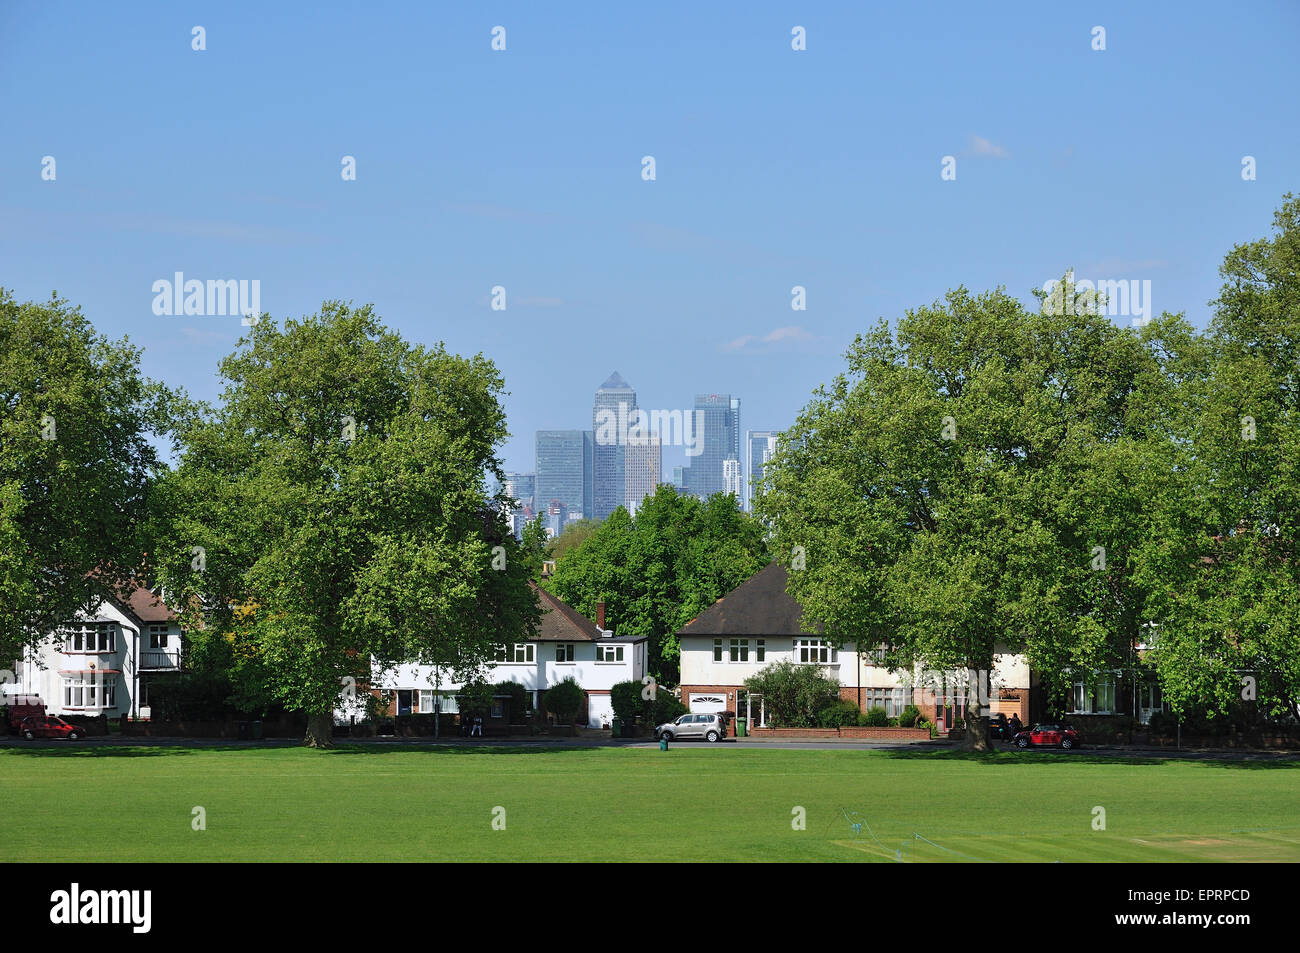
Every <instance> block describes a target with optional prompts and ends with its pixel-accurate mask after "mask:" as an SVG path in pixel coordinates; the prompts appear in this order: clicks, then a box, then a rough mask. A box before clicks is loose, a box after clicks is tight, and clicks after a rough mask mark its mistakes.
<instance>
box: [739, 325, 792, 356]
mask: <svg viewBox="0 0 1300 953" xmlns="http://www.w3.org/2000/svg"><path fill="white" fill-rule="evenodd" d="M812 339H813V335H812V334H810V333H809V332H808V331H807V330H806V329H804V328H802V327H800V326H798V325H789V326H787V327H784V328H775V329H774V330H771V331H769V332H767V334H764V335H762V336H759V335H756V334H742V335H741V336H740V337H738V338H735V339H734V340H731V341H729V342H727V344H726V345H725V348H726V350H728V351H740V350H744V349H745V348H747V347H749V346H750V345H751V344H754V345H757V344H779V343H781V342H782V341H811V340H812Z"/></svg>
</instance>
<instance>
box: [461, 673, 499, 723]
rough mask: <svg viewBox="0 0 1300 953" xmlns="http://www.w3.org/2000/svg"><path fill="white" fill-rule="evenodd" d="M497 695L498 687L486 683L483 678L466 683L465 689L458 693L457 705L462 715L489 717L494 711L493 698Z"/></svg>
mask: <svg viewBox="0 0 1300 953" xmlns="http://www.w3.org/2000/svg"><path fill="white" fill-rule="evenodd" d="M495 694H496V686H495V685H492V684H490V683H489V682H485V681H484V680H483V679H481V678H476V679H474V680H473V681H470V682H466V683H465V685H464V687H463V688H461V690H460V691H459V692H457V693H456V703H457V705H459V707H460V712H461V714H462V715H470V716H471V717H472V716H474V715H487V714H488V713H489V712H491V711H492V696H493V695H495Z"/></svg>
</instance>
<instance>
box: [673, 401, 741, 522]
mask: <svg viewBox="0 0 1300 953" xmlns="http://www.w3.org/2000/svg"><path fill="white" fill-rule="evenodd" d="M695 411H696V414H697V416H699V418H700V420H701V423H702V427H703V430H702V433H700V434H699V435H698V440H699V449H700V453H699V455H698V456H696V457H693V458H691V460H690V461H689V465H688V466H687V467H686V470H685V472H684V473H683V474H682V475H683V476H684V477H685V479H686V491H687V492H688V493H691V494H693V495H695V496H698V497H708V496H712V495H713V494H714V493H721V492H722V488H723V472H722V463H723V461H724V460H739V459H740V436H739V433H740V430H739V428H740V400H739V398H736V399H733V398H732V397H731V395H730V394H696V395H695Z"/></svg>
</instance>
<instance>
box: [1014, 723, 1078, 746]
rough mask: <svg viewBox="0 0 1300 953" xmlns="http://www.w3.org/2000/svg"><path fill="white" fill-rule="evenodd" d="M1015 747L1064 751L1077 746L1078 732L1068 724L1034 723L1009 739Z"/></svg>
mask: <svg viewBox="0 0 1300 953" xmlns="http://www.w3.org/2000/svg"><path fill="white" fill-rule="evenodd" d="M1011 743H1012V744H1013V745H1015V746H1016V747H1017V748H1030V747H1033V748H1042V747H1047V748H1056V747H1060V748H1062V749H1064V750H1065V751H1069V750H1070V749H1071V748H1077V747H1078V746H1079V733H1078V732H1077V731H1075V730H1074V729H1073V728H1071V727H1070V726H1069V725H1034V727H1032V728H1030V729H1029V730H1028V731H1022V732H1020V733H1018V734H1017V735H1016V736H1015V737H1014V738H1012V739H1011Z"/></svg>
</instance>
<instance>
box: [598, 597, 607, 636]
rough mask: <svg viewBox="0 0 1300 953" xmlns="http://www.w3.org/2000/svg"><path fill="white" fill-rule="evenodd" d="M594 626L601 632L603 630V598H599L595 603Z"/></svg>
mask: <svg viewBox="0 0 1300 953" xmlns="http://www.w3.org/2000/svg"><path fill="white" fill-rule="evenodd" d="M596 628H598V629H600V631H601V632H604V631H605V600H604V599H601V600H600V601H599V602H597V603H596Z"/></svg>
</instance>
